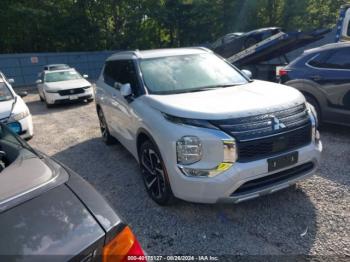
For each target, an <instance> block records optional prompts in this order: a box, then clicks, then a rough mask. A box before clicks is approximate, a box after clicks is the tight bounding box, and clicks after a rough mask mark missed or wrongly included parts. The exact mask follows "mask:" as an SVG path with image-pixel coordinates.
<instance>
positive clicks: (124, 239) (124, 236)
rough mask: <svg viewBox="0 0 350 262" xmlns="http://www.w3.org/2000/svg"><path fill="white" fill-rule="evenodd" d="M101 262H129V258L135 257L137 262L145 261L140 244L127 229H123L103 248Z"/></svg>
mask: <svg viewBox="0 0 350 262" xmlns="http://www.w3.org/2000/svg"><path fill="white" fill-rule="evenodd" d="M102 255H103V260H102V261H103V262H112V261H113V262H124V261H129V259H128V257H129V256H137V257H138V260H137V261H140V260H141V261H146V259H145V258H144V252H143V250H142V247H141V245H140V243H139V242H138V241H137V239H136V237H135V235H134V234H133V233H132V231H131V229H130V228H129V227H125V228H124V229H123V230H122V231H121V232H120V233H119V234H118V235H116V236H115V238H114V239H112V240H111V241H110V242H109V243H108V244H107V245H106V246H105V247H104V248H103V253H102Z"/></svg>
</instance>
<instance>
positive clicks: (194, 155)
mask: <svg viewBox="0 0 350 262" xmlns="http://www.w3.org/2000/svg"><path fill="white" fill-rule="evenodd" d="M176 154H177V163H179V164H182V165H189V164H193V163H195V162H198V161H199V160H201V159H202V144H201V142H200V140H199V138H198V137H195V136H184V137H182V138H181V139H180V140H178V141H177V142H176Z"/></svg>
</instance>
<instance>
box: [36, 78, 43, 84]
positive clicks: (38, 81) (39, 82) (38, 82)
mask: <svg viewBox="0 0 350 262" xmlns="http://www.w3.org/2000/svg"><path fill="white" fill-rule="evenodd" d="M42 82H43V81H41V79H38V80H36V81H35V83H37V84H41V83H42Z"/></svg>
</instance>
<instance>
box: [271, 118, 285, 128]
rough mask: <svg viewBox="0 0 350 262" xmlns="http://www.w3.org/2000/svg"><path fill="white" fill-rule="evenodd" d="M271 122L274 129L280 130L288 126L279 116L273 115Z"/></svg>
mask: <svg viewBox="0 0 350 262" xmlns="http://www.w3.org/2000/svg"><path fill="white" fill-rule="evenodd" d="M271 123H272V128H273V130H279V129H283V128H286V125H285V124H283V123H282V122H281V121H280V120H279V119H278V118H277V117H275V116H271Z"/></svg>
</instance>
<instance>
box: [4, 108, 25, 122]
mask: <svg viewBox="0 0 350 262" xmlns="http://www.w3.org/2000/svg"><path fill="white" fill-rule="evenodd" d="M27 116H29V111H28V110H25V111H23V112H21V113H18V114H11V116H10V118H9V120H8V122H16V121H19V120H21V119H23V118H25V117H27Z"/></svg>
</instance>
